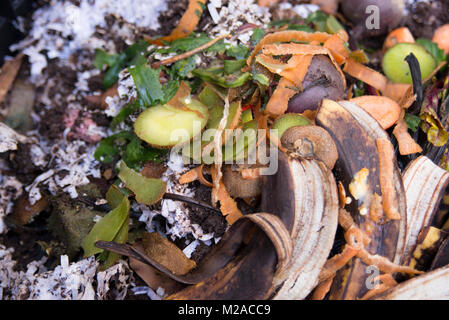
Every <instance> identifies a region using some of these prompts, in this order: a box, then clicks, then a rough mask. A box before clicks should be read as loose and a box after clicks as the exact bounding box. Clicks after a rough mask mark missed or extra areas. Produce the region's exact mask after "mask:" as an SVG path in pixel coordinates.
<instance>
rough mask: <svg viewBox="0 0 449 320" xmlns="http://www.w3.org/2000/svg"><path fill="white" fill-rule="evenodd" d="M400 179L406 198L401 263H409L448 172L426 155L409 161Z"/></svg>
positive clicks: (447, 183)
mask: <svg viewBox="0 0 449 320" xmlns="http://www.w3.org/2000/svg"><path fill="white" fill-rule="evenodd" d="M402 179H403V181H404V187H405V192H406V196H407V232H406V246H405V251H404V254H403V256H402V257H401V260H402V262H403V263H407V264H408V263H409V262H410V260H411V258H412V253H413V252H412V251H413V248H414V247H415V246H416V244H417V239H418V236H419V233H420V232H421V231H422V230H423V229H424V228H425V227H428V226H430V225H431V224H432V222H433V220H434V218H435V214H436V212H437V210H438V205H439V203H440V201H441V199H442V197H443V195H444V192H445V190H446V187H447V186H448V185H449V173H448V172H447V171H446V170H443V169H442V168H440V167H439V166H437V165H436V164H434V163H433V162H432V161H431V160H430V159H429V158H427V157H426V156H420V157H418V158H416V159H415V160H413V161H411V162H410V163H409V164H408V166H407V167H406V168H405V170H404V172H403V174H402Z"/></svg>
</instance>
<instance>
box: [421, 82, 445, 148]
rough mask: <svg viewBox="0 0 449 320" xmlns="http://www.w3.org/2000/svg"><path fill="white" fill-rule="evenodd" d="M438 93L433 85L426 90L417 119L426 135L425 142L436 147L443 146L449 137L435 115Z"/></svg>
mask: <svg viewBox="0 0 449 320" xmlns="http://www.w3.org/2000/svg"><path fill="white" fill-rule="evenodd" d="M439 92H440V90H439V89H438V88H436V86H435V85H434V86H432V87H430V88H428V89H427V90H426V94H425V98H424V102H423V105H422V106H421V112H420V114H419V118H420V119H421V120H422V121H421V122H420V128H421V129H422V130H423V131H424V132H425V133H426V134H427V140H428V141H429V142H430V143H432V144H433V145H435V146H437V147H441V146H443V145H445V144H446V142H447V140H448V137H449V133H448V132H447V131H446V130H445V129H444V127H443V125H442V124H441V121H440V119H439V118H438V114H437V110H438V104H439V98H438V95H439Z"/></svg>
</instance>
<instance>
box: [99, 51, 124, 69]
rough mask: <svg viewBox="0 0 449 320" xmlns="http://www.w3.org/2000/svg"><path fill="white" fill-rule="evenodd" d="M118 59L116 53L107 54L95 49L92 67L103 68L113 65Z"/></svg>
mask: <svg viewBox="0 0 449 320" xmlns="http://www.w3.org/2000/svg"><path fill="white" fill-rule="evenodd" d="M118 59H119V55H118V54H109V53H107V52H104V51H103V50H101V49H95V58H94V67H95V68H97V69H100V70H104V69H105V68H106V67H110V66H112V65H114V64H115V63H116V62H117V61H118Z"/></svg>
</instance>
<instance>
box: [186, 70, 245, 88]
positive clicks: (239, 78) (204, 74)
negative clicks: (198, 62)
mask: <svg viewBox="0 0 449 320" xmlns="http://www.w3.org/2000/svg"><path fill="white" fill-rule="evenodd" d="M222 71H224V70H223V69H221V70H220V72H222ZM192 73H193V75H195V76H196V77H199V78H200V79H202V80H203V81H206V82H209V83H212V84H217V85H219V86H221V87H223V88H237V87H240V86H241V85H243V84H244V83H245V82H246V81H248V80H249V79H251V73H249V72H245V73H241V74H240V75H234V74H231V75H228V76H223V75H221V74H219V73H218V74H217V70H211V69H195V70H193V72H192Z"/></svg>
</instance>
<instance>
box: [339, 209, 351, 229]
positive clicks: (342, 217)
mask: <svg viewBox="0 0 449 320" xmlns="http://www.w3.org/2000/svg"><path fill="white" fill-rule="evenodd" d="M338 224H340V226H341V227H342V228H343V230H345V231H348V230H349V228H351V227H352V226H354V225H355V222H354V219H352V217H351V214H350V213H349V212H348V211H346V210H345V209H340V210H339V211H338Z"/></svg>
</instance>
